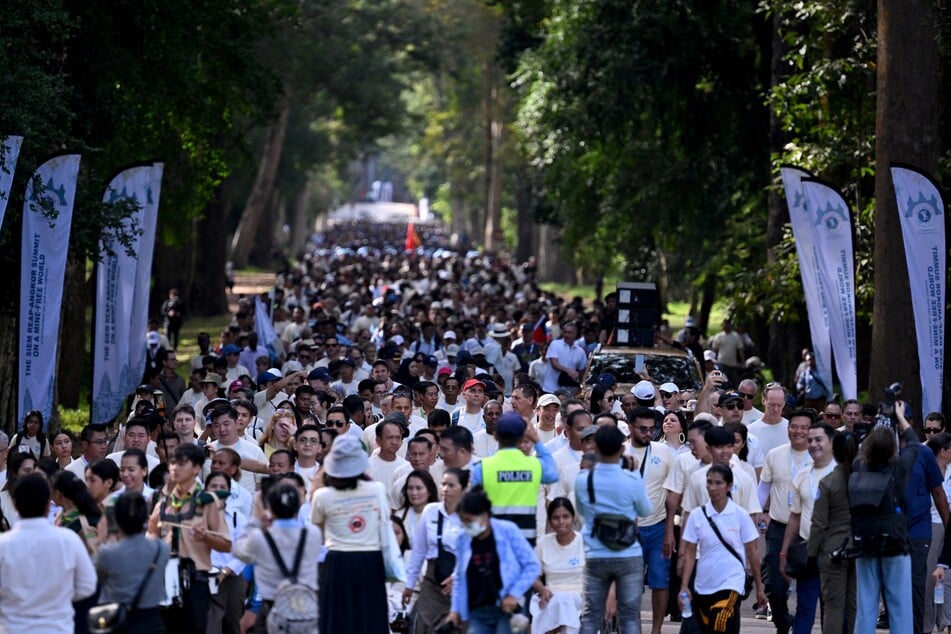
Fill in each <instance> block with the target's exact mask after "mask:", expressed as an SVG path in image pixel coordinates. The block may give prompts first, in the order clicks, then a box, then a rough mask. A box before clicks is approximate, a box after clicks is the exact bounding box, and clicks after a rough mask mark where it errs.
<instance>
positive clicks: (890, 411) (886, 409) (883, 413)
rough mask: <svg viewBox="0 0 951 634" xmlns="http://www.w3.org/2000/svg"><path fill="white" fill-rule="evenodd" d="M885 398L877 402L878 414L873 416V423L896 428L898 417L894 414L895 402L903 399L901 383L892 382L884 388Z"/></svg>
mask: <svg viewBox="0 0 951 634" xmlns="http://www.w3.org/2000/svg"><path fill="white" fill-rule="evenodd" d="M884 392H885V398H883V399H882V402H881V403H879V404H878V415H877V416H876V417H875V425H876V426H879V425H882V426H886V427H891V428H892V429H898V417H897V416H896V415H895V403H897V402H898V401H901V400H903V397H904V390H903V389H902V386H901V383H897V382H896V383H892V384H891V385H889V386H888V387H886V388H885V390H884Z"/></svg>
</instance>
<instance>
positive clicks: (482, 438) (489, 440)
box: [472, 429, 499, 458]
mask: <svg viewBox="0 0 951 634" xmlns="http://www.w3.org/2000/svg"><path fill="white" fill-rule="evenodd" d="M498 450H499V441H498V440H496V439H495V436H491V435H489V432H488V431H486V430H485V429H480V430H479V431H477V432H476V433H475V434H473V436H472V453H474V454H475V455H477V456H479V457H480V458H488V457H489V456H494V455H495V452H497V451H498Z"/></svg>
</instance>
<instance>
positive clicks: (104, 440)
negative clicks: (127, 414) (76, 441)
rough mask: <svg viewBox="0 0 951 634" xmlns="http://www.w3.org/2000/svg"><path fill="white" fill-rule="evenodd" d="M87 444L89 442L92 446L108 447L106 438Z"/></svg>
mask: <svg viewBox="0 0 951 634" xmlns="http://www.w3.org/2000/svg"><path fill="white" fill-rule="evenodd" d="M89 442H91V443H92V444H94V445H108V444H109V440H108V439H107V438H99V439H97V440H90V441H89Z"/></svg>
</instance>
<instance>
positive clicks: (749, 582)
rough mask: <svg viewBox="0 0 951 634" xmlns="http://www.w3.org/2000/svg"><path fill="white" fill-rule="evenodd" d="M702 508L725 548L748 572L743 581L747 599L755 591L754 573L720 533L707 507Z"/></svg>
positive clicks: (744, 595) (744, 570) (744, 594)
mask: <svg viewBox="0 0 951 634" xmlns="http://www.w3.org/2000/svg"><path fill="white" fill-rule="evenodd" d="M700 509H701V510H702V511H703V516H704V517H705V518H707V521H708V522H710V528H712V529H713V532H714V533H715V534H716V536H717V538H718V539H719V540H720V543H721V544H723V546H724V548H726V549H727V550H728V551H730V554H731V555H733V556H734V557H736V560H737V561H738V562H740V565H741V566H743V572H744V573H746V579H745V580H744V583H743V598H744V599H746V598H747V597H749V596H750V593H751V592H752V591H753V585H754V582H755V579H754V578H753V575H751V574H750V573H748V572H746V562H744V561H743V558H742V557H740V553H738V552H736V549H734V548H733V546H730V544H728V543H727V541H726V540H725V539H723V535H722V534H721V533H720V529H719V528H717V525H716V524H714V523H713V519H712V518H711V517H710V516H709V515H707V507H706V506H701V507H700Z"/></svg>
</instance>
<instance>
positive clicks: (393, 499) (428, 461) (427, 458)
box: [389, 434, 444, 509]
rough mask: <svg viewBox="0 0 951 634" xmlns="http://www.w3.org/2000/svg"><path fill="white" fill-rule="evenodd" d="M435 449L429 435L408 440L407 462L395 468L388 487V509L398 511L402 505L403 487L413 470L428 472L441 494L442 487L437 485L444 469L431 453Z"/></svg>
mask: <svg viewBox="0 0 951 634" xmlns="http://www.w3.org/2000/svg"><path fill="white" fill-rule="evenodd" d="M435 447H436V445H434V444H433V442H432V440H431V437H430V436H429V434H421V435H419V436H414V437H413V438H410V439H409V442H408V443H407V444H406V459H407V460H408V461H409V462H407V463H406V464H404V465H400V466H399V467H397V468H396V471H394V472H393V484H392V485H390V486H389V497H390V508H392V509H398V508H400V507H401V506H402V505H403V500H402V495H403V485H404V484H405V483H406V478H407V477H409V474H410V473H412V472H413V471H414V470H415V469H419V470H420V471H428V472H429V475H431V476H433V481H435V482H436V483H437V485H436V491H437V493H440V494H441V489H442V487H440V486H439V484H440V483H442V474H443V470H444V467H443V463H442V461H441V460H438V459H437V458H436V453H435V452H434V451H433V449H434V448H435Z"/></svg>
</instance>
